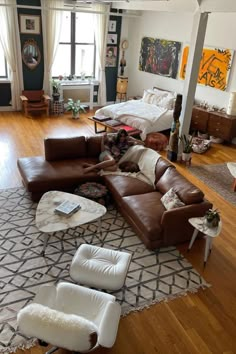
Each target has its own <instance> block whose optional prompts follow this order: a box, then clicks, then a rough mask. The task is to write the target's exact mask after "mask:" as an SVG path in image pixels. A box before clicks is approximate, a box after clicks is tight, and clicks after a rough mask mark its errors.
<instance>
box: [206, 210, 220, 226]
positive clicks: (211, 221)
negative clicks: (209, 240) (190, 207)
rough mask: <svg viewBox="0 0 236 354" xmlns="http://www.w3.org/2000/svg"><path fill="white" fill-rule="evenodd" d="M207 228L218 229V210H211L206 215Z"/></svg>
mask: <svg viewBox="0 0 236 354" xmlns="http://www.w3.org/2000/svg"><path fill="white" fill-rule="evenodd" d="M205 217H206V221H207V226H208V227H217V226H218V225H219V221H220V212H219V211H218V210H217V209H209V210H207V211H206V214H205Z"/></svg>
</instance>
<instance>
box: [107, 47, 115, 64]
mask: <svg viewBox="0 0 236 354" xmlns="http://www.w3.org/2000/svg"><path fill="white" fill-rule="evenodd" d="M116 60H117V47H107V50H106V66H110V67H114V66H116Z"/></svg>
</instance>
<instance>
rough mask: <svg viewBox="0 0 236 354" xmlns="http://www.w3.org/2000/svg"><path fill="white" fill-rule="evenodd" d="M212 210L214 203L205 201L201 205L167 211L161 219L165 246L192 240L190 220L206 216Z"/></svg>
mask: <svg viewBox="0 0 236 354" xmlns="http://www.w3.org/2000/svg"><path fill="white" fill-rule="evenodd" d="M210 208H212V203H210V202H209V201H208V200H206V199H204V200H203V202H201V203H196V204H190V205H185V206H183V207H179V208H175V209H171V210H166V211H165V212H164V213H163V215H162V219H161V227H162V229H163V233H164V234H163V241H164V244H166V245H168V244H172V245H173V244H175V243H179V242H184V241H187V240H190V238H191V236H192V233H193V227H192V225H190V223H189V222H188V220H189V219H190V218H193V217H200V216H204V215H205V213H206V211H207V210H208V209H210ZM169 241H170V242H169Z"/></svg>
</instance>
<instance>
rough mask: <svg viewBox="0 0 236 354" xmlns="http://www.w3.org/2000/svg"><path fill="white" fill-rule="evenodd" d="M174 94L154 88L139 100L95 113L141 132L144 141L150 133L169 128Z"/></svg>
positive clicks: (114, 105)
mask: <svg viewBox="0 0 236 354" xmlns="http://www.w3.org/2000/svg"><path fill="white" fill-rule="evenodd" d="M174 101H175V93H172V92H168V91H162V90H158V89H156V88H154V89H153V90H145V91H144V94H143V98H142V99H140V100H130V101H126V102H122V103H116V104H113V105H109V106H105V107H103V108H100V109H98V110H97V111H96V112H95V115H96V116H99V115H105V116H107V117H110V118H112V119H116V120H119V121H120V122H121V123H123V124H126V125H129V126H131V127H134V128H136V129H139V130H141V131H142V133H141V134H140V137H141V139H142V140H145V139H146V135H147V134H148V133H151V132H158V131H163V130H167V129H170V128H171V124H172V122H173V108H174Z"/></svg>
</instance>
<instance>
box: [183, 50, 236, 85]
mask: <svg viewBox="0 0 236 354" xmlns="http://www.w3.org/2000/svg"><path fill="white" fill-rule="evenodd" d="M188 53H189V46H186V47H184V50H183V55H182V60H181V66H180V74H179V76H180V78H181V79H185V74H186V67H187V61H188ZM232 58H233V51H232V50H231V49H222V48H203V51H202V58H201V61H200V68H199V74H198V84H201V85H204V86H210V87H213V88H216V89H219V90H222V91H225V90H226V87H227V83H228V78H229V72H230V69H231V63H232Z"/></svg>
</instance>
